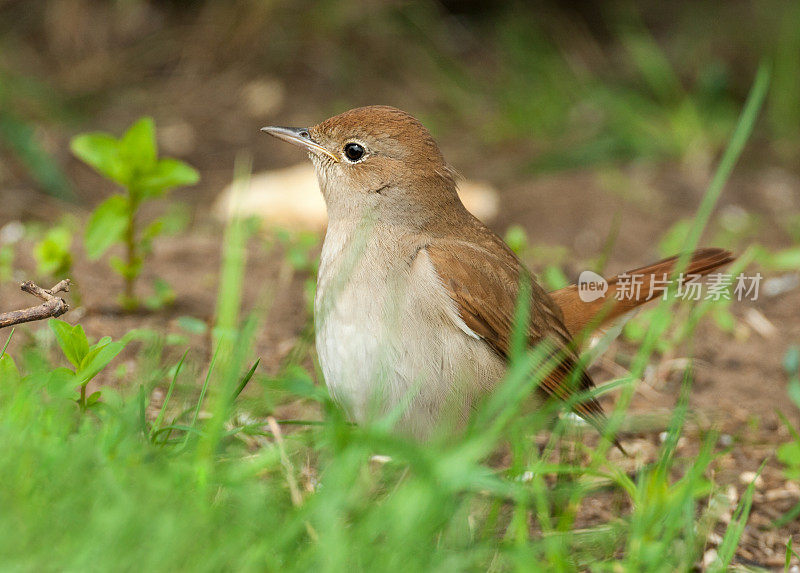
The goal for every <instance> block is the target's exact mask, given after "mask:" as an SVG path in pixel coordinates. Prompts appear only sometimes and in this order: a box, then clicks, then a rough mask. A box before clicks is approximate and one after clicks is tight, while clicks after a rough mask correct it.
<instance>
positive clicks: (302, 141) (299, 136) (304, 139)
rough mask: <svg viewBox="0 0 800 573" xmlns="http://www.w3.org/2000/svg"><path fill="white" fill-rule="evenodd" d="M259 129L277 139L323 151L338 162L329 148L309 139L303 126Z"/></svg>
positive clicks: (309, 135)
mask: <svg viewBox="0 0 800 573" xmlns="http://www.w3.org/2000/svg"><path fill="white" fill-rule="evenodd" d="M261 131H263V132H265V133H269V134H270V135H272V136H274V137H277V138H278V139H282V140H284V141H288V142H289V143H291V144H292V145H296V146H298V147H305V148H306V149H308V150H309V151H316V152H318V153H323V154H325V155H327V156H328V157H330V158H331V159H332V160H333V161H335V162H336V163H338V162H339V158H338V157H336V155H334V154H333V153H331V152H330V151H329V150H327V149H325V148H324V147H323V146H321V145H320V144H319V143H317V142H316V141H314V140H313V139H311V134H310V133H309V132H308V129H306V128H305V127H278V126H274V125H270V126H269V127H262V128H261Z"/></svg>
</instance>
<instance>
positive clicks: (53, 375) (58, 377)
mask: <svg viewBox="0 0 800 573" xmlns="http://www.w3.org/2000/svg"><path fill="white" fill-rule="evenodd" d="M77 384H78V382H77V379H76V377H75V373H74V372H73V371H72V370H70V369H69V368H64V367H63V366H62V367H61V368H56V369H55V370H53V371H51V372H50V377H49V378H48V379H47V392H48V393H49V394H50V395H51V396H52V397H54V398H71V397H72V396H73V395H74V394H75V387H76V386H77Z"/></svg>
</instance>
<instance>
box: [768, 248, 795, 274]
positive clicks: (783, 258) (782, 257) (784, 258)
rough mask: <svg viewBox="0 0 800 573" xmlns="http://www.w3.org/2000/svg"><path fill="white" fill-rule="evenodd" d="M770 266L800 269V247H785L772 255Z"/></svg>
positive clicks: (781, 268) (792, 269)
mask: <svg viewBox="0 0 800 573" xmlns="http://www.w3.org/2000/svg"><path fill="white" fill-rule="evenodd" d="M770 266H771V267H772V268H773V269H775V270H779V271H796V270H797V269H800V247H792V248H790V249H783V250H782V251H778V252H777V253H774V254H773V255H772V256H771V257H770Z"/></svg>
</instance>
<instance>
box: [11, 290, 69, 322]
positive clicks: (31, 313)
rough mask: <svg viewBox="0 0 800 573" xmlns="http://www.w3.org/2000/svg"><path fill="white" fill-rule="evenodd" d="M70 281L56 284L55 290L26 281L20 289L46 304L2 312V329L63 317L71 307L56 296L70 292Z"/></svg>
mask: <svg viewBox="0 0 800 573" xmlns="http://www.w3.org/2000/svg"><path fill="white" fill-rule="evenodd" d="M69 285H70V281H69V279H64V280H63V281H61V282H59V283H58V284H56V285H55V286H54V287H53V288H50V289H44V288H42V287H40V286H38V285H35V284H34V283H33V282H31V281H25V282H24V283H22V284H21V285H19V288H21V289H22V290H23V291H25V292H26V293H28V294H32V295H33V296H35V297H37V298H40V299H42V300H43V301H44V303H42V304H40V305H39V306H32V307H30V308H24V309H22V310H12V311H10V312H0V328H5V327H6V326H13V325H15V324H21V323H23V322H31V321H34V320H43V319H45V318H55V317H57V316H61V315H62V314H64V313H65V312H67V311H68V310H69V305H68V304H67V303H66V302H65V301H64V299H63V298H60V297H57V296H55V295H56V294H58V293H60V292H69Z"/></svg>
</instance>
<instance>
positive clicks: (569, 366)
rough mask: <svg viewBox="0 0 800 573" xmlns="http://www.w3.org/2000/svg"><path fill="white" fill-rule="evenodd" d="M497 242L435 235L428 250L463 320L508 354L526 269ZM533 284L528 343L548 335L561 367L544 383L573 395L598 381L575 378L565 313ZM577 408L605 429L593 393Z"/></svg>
mask: <svg viewBox="0 0 800 573" xmlns="http://www.w3.org/2000/svg"><path fill="white" fill-rule="evenodd" d="M496 241H497V242H498V243H499V244H498V245H494V244H491V245H490V246H491V247H492V248H491V249H488V248H485V247H484V246H482V245H480V244H478V243H476V242H466V241H458V240H452V239H436V240H433V241H432V242H431V243H430V244H428V245H427V247H426V251H427V252H428V255H429V256H430V259H431V261H432V263H433V265H434V268H435V269H436V271H437V273H438V274H439V276H440V278H441V279H442V283H443V284H444V286H445V288H446V289H447V291H448V293H449V294H450V297H451V298H452V299H453V301H455V303H456V306H457V308H458V312H459V314H460V315H461V318H462V320H463V321H464V322H465V323H466V325H467V326H468V327H469V328H470V329H471V330H472V331H473V332H475V334H477V335H478V336H480V337H481V338H482V339H483V340H485V341H486V343H487V344H489V345H490V346H491V347H492V349H494V351H495V352H496V353H497V354H498V355H500V356H502V357H503V358H504V359H508V357H509V343H510V338H511V332H512V329H513V327H514V315H515V309H516V306H517V294H518V292H519V283H520V274H521V273H527V270H526V269H525V268H524V267H523V266H522V264H521V263H520V262H519V260H518V259H517V258H516V257H515V256H514V255H513V254H512V253H511V252H510V251H508V250H507V247H505V245H504V244H503V243H502V242H501V241H500V239H499V238H498V239H496ZM528 276H530V275H528ZM531 288H532V290H531V308H530V321H529V326H528V340H529V343H530V344H531V345H534V344H537V343H540V342H542V341H545V340H548V341H550V342H552V343H553V344H554V345H555V352H554V354H556V355H557V356H558V366H557V367H556V368H554V369H553V371H552V372H550V374H548V376H547V377H546V378H545V379H544V380H543V381H542V383H541V384H540V388H541V390H543V391H544V392H545V393H546V394H548V395H550V396H553V397H555V398H558V399H560V400H568V399H569V398H570V396H572V395H573V394H575V393H576V392H582V391H585V390H589V389H590V388H592V387H594V384H593V382H592V380H591V378H590V377H589V376H588V374H586V373H585V372H580V373H577V376H578V379H577V383H576V382H575V381H574V376H575V374H573V373H575V370H576V363H577V355H576V354H575V350H574V348H573V345H572V343H571V337H570V334H569V331H568V330H567V328H566V327H565V326H564V323H563V321H562V318H561V312H560V310H559V308H558V307H557V306H556V305H555V304H554V303H553V301H552V300H551V299H550V297H549V296H548V295H547V293H546V292H545V291H544V290H543V289H542V287H541V286H540V285H539V284H538V283H537V282H536V281H535V279H533V278H531ZM574 409H575V411H576V412H577V413H578V414H580V415H581V416H582V417H583V418H585V419H586V420H587V421H589V422H592V423H593V424H594V425H595V426H597V427H598V428H599V429H602V427H603V424H604V421H605V416H604V414H603V409H602V407H601V406H600V404H599V403H598V402H597V400H595V399H594V398H591V399H589V400H586V401H584V402H582V403H580V404H577V405H575V406H574Z"/></svg>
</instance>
